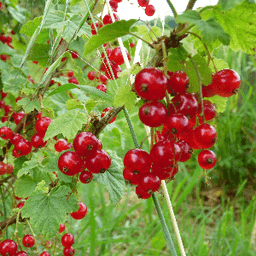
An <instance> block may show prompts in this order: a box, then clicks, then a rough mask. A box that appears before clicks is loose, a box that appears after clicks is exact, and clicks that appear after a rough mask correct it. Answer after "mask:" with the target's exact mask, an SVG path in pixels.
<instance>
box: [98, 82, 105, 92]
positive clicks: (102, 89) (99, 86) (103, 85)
mask: <svg viewBox="0 0 256 256" xmlns="http://www.w3.org/2000/svg"><path fill="white" fill-rule="evenodd" d="M96 89H98V90H100V91H102V92H106V91H107V86H106V85H105V84H99V85H98V86H97V87H96Z"/></svg>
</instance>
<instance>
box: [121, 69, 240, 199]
mask: <svg viewBox="0 0 256 256" xmlns="http://www.w3.org/2000/svg"><path fill="white" fill-rule="evenodd" d="M167 74H168V77H169V78H167V77H166V76H165V75H164V73H163V72H162V71H161V70H160V69H157V68H151V67H149V68H145V69H143V70H142V71H140V72H139V73H138V74H137V75H136V78H135V83H134V86H135V91H136V93H137V94H138V96H140V97H141V98H143V99H144V101H145V102H146V103H145V104H143V105H142V106H141V108H140V110H139V118H140V120H141V122H142V123H143V124H145V125H147V126H149V127H152V128H157V127H161V126H163V128H162V131H161V132H160V131H156V133H155V144H154V145H153V146H152V148H151V150H150V154H148V153H147V152H145V151H143V150H141V149H132V150H130V151H128V152H127V153H126V155H125V157H124V166H125V169H124V171H123V176H124V179H125V180H126V181H127V182H128V183H130V184H133V185H138V186H137V187H136V193H137V195H138V197H139V198H143V199H147V198H149V197H150V196H151V194H152V193H153V192H155V191H156V190H158V189H159V187H160V181H161V180H165V179H167V178H169V179H170V178H173V177H174V175H175V174H176V173H177V172H178V162H185V161H188V160H189V159H190V157H191V155H192V153H193V149H202V151H201V152H200V153H199V155H198V163H199V165H200V166H201V167H202V168H203V169H211V168H213V167H214V166H215V164H216V156H215V154H214V152H213V151H211V150H207V149H209V148H211V147H212V146H213V145H214V144H215V143H216V141H217V132H216V130H215V128H214V127H213V126H212V125H210V124H208V123H207V121H211V120H212V119H213V118H214V117H215V115H216V109H215V106H214V105H213V104H212V103H211V102H210V101H208V100H203V106H201V103H199V102H198V99H197V96H196V95H195V94H193V93H188V92H186V90H187V89H188V87H189V79H188V76H187V75H186V73H184V72H183V71H177V72H175V73H173V72H167ZM209 86H210V87H211V88H214V90H215V91H216V93H217V94H218V95H221V96H223V95H224V93H225V95H226V96H227V95H229V96H231V95H233V94H235V93H236V92H237V90H238V88H239V86H240V78H239V76H238V75H237V73H236V72H235V71H233V70H230V69H224V70H221V71H219V72H218V73H217V74H216V75H214V76H213V82H212V84H211V85H209ZM209 86H208V87H209ZM167 92H168V93H169V94H172V95H175V96H174V97H173V98H172V99H171V101H170V100H169V96H168V93H167ZM164 97H166V102H161V100H163V99H164Z"/></svg>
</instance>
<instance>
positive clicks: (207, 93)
mask: <svg viewBox="0 0 256 256" xmlns="http://www.w3.org/2000/svg"><path fill="white" fill-rule="evenodd" d="M202 94H203V97H208V98H209V97H213V96H214V95H216V93H215V92H214V91H213V84H210V85H208V86H205V85H203V86H202Z"/></svg>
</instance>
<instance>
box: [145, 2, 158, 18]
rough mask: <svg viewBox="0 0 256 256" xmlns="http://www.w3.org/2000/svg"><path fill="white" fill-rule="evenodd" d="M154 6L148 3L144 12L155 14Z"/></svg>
mask: <svg viewBox="0 0 256 256" xmlns="http://www.w3.org/2000/svg"><path fill="white" fill-rule="evenodd" d="M155 11H156V10H155V7H154V5H152V4H149V5H148V6H147V7H146V9H145V14H146V15H147V16H153V15H154V14H155Z"/></svg>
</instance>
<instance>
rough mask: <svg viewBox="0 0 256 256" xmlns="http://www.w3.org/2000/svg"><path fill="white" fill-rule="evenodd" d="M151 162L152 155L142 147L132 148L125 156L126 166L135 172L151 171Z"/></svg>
mask: <svg viewBox="0 0 256 256" xmlns="http://www.w3.org/2000/svg"><path fill="white" fill-rule="evenodd" d="M151 163H152V162H151V159H150V155H149V154H148V153H147V152H146V151H144V150H142V149H138V148H135V149H131V150H129V151H128V152H127V153H126V154H125V156H124V166H125V167H126V168H128V169H130V170H132V171H133V172H134V173H135V174H139V173H143V172H149V170H150V168H151Z"/></svg>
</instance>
